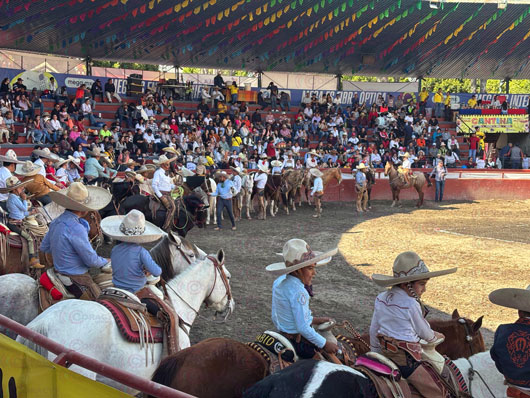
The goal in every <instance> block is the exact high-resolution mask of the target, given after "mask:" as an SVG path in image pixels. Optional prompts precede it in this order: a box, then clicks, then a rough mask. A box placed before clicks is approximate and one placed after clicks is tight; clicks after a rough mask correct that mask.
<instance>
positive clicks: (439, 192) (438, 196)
mask: <svg viewBox="0 0 530 398" xmlns="http://www.w3.org/2000/svg"><path fill="white" fill-rule="evenodd" d="M444 186H445V180H444V181H436V192H435V194H434V201H435V202H441V201H442V199H443V196H444Z"/></svg>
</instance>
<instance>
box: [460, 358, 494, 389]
mask: <svg viewBox="0 0 530 398" xmlns="http://www.w3.org/2000/svg"><path fill="white" fill-rule="evenodd" d="M466 361H467V362H469V371H468V376H469V387H468V389H469V394H470V395H471V396H473V391H472V388H471V386H472V384H473V378H474V377H475V375H477V376H478V377H479V378H480V380H482V383H483V384H484V385H485V386H486V389H487V390H488V392H489V393H490V394H491V396H492V397H493V398H496V397H495V394H494V393H493V391H491V388H490V386H489V385H488V383H486V380H484V377H482V375H481V374H480V373H479V372H478V371H477V370H475V368H474V367H473V363H472V362H471V361H470V360H469V358H466Z"/></svg>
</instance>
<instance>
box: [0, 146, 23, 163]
mask: <svg viewBox="0 0 530 398" xmlns="http://www.w3.org/2000/svg"><path fill="white" fill-rule="evenodd" d="M0 162H7V163H15V164H23V163H24V161H23V160H18V158H17V154H16V152H15V151H14V150H12V149H8V150H7V152H6V154H5V155H0Z"/></svg>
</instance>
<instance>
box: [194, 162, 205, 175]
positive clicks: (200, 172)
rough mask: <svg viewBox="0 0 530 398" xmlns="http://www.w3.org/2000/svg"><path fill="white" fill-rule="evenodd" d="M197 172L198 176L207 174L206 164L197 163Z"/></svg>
mask: <svg viewBox="0 0 530 398" xmlns="http://www.w3.org/2000/svg"><path fill="white" fill-rule="evenodd" d="M195 174H197V175H198V176H204V175H206V166H204V165H203V164H199V165H197V168H196V169H195Z"/></svg>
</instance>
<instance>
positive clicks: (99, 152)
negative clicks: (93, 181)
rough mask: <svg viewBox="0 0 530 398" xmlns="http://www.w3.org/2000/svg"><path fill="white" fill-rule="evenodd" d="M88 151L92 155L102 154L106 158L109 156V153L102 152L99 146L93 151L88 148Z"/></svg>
mask: <svg viewBox="0 0 530 398" xmlns="http://www.w3.org/2000/svg"><path fill="white" fill-rule="evenodd" d="M86 153H88V154H89V155H90V156H94V157H98V156H102V157H104V158H106V157H108V155H107V154H106V153H105V152H101V149H99V148H94V149H93V150H91V151H90V150H88V151H86Z"/></svg>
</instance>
